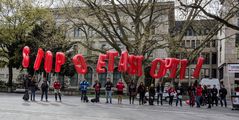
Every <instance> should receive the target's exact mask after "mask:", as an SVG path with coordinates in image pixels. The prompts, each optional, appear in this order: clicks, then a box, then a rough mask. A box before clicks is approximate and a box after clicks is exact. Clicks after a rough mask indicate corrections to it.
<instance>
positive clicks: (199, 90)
mask: <svg viewBox="0 0 239 120" xmlns="http://www.w3.org/2000/svg"><path fill="white" fill-rule="evenodd" d="M202 90H203V89H202V86H201V85H200V84H199V85H198V86H197V90H196V103H197V107H198V108H199V107H200V106H201V99H202Z"/></svg>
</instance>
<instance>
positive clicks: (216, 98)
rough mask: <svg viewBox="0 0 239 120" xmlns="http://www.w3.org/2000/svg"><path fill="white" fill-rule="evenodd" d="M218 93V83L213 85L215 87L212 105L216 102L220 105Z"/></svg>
mask: <svg viewBox="0 0 239 120" xmlns="http://www.w3.org/2000/svg"><path fill="white" fill-rule="evenodd" d="M217 94H218V90H217V88H216V85H213V88H212V106H213V105H214V104H216V106H217V105H218V97H217Z"/></svg>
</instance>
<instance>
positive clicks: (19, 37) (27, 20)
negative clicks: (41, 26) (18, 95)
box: [0, 0, 49, 88]
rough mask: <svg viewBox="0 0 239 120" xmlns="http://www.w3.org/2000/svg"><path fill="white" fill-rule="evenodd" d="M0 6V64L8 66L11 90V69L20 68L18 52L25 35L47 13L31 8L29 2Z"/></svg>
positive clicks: (1, 0)
mask: <svg viewBox="0 0 239 120" xmlns="http://www.w3.org/2000/svg"><path fill="white" fill-rule="evenodd" d="M0 5H1V9H0V18H1V20H0V47H1V49H0V51H1V52H0V54H1V61H0V62H1V65H7V66H8V70H9V79H8V85H9V87H10V88H11V86H12V77H13V68H19V67H20V66H21V58H22V57H21V56H22V55H21V52H19V51H22V48H23V46H24V43H25V42H26V40H27V34H28V33H29V32H30V31H31V30H32V28H33V27H34V25H35V24H36V23H37V22H39V21H41V20H43V19H45V18H47V17H49V16H48V15H49V14H48V13H49V11H48V10H46V9H42V8H39V7H37V6H33V4H32V2H31V1H30V0H29V1H28V0H25V1H21V0H0ZM3 60H4V61H3Z"/></svg>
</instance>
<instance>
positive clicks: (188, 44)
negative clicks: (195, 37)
mask: <svg viewBox="0 0 239 120" xmlns="http://www.w3.org/2000/svg"><path fill="white" fill-rule="evenodd" d="M185 47H187V48H190V40H186V46H185Z"/></svg>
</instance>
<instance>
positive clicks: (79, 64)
mask: <svg viewBox="0 0 239 120" xmlns="http://www.w3.org/2000/svg"><path fill="white" fill-rule="evenodd" d="M72 61H73V63H74V66H75V69H76V72H77V73H78V74H86V72H87V65H86V62H85V59H84V57H83V56H82V55H81V54H77V55H75V56H74V57H73V59H72Z"/></svg>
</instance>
